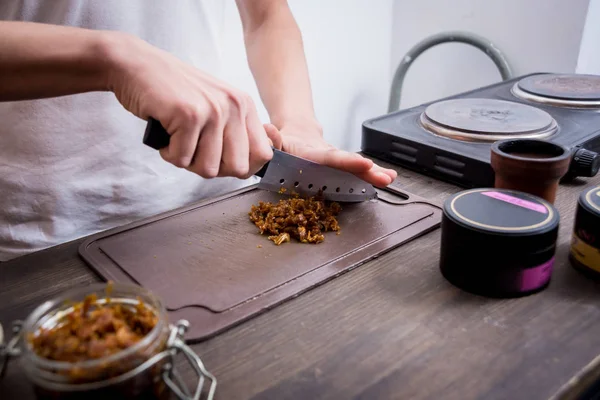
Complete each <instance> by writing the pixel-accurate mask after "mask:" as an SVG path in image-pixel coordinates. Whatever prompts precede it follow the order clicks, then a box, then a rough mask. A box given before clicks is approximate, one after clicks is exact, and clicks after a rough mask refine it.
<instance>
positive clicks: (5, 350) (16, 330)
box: [0, 321, 23, 380]
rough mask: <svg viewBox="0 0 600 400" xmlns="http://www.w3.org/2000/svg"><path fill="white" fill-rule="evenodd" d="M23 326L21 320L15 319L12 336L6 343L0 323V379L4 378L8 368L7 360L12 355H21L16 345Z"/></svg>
mask: <svg viewBox="0 0 600 400" xmlns="http://www.w3.org/2000/svg"><path fill="white" fill-rule="evenodd" d="M22 327H23V322H22V321H15V322H13V325H12V336H11V338H10V340H9V341H8V343H7V344H6V345H5V344H4V334H3V332H2V325H0V332H2V337H1V338H0V380H1V379H2V378H4V375H5V374H6V370H7V369H8V362H9V361H10V359H11V358H13V357H18V356H20V355H21V349H19V348H18V347H17V344H18V343H19V339H20V338H21V335H20V333H21V328H22Z"/></svg>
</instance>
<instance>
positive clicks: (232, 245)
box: [79, 186, 441, 341]
mask: <svg viewBox="0 0 600 400" xmlns="http://www.w3.org/2000/svg"><path fill="white" fill-rule="evenodd" d="M280 197H281V196H278V195H277V194H274V193H270V192H266V191H262V190H260V189H258V188H257V187H256V186H251V187H248V188H245V189H242V190H239V191H236V192H233V193H230V194H228V195H226V196H222V197H219V198H216V199H211V200H207V201H203V202H200V203H197V204H194V205H191V206H188V207H185V208H182V209H178V210H175V211H171V212H168V213H164V214H161V215H158V216H155V217H152V218H149V219H146V220H143V221H140V222H136V223H134V224H130V225H127V226H123V227H119V228H116V229H112V230H110V231H106V232H103V233H100V234H97V235H94V236H92V237H90V238H89V239H88V240H86V241H85V242H84V243H83V244H82V245H81V247H80V249H79V253H80V255H81V256H82V257H83V259H84V260H85V261H86V262H87V263H88V264H89V265H90V266H91V267H92V269H94V270H95V271H96V272H97V273H98V274H99V275H100V276H101V277H102V278H104V279H105V280H113V281H115V282H123V283H135V284H139V285H141V286H143V287H145V288H147V289H149V290H151V291H153V292H154V293H156V294H157V295H158V296H160V297H161V298H162V299H163V301H164V302H165V305H166V307H167V310H168V311H169V314H170V315H169V317H170V318H171V320H172V321H173V322H174V321H175V320H178V319H182V318H183V319H187V320H188V321H189V322H190V324H191V327H190V330H189V331H188V334H187V335H186V337H188V338H189V340H190V341H199V340H203V339H206V338H208V337H211V336H212V335H215V334H217V333H219V332H221V331H223V330H224V329H227V328H229V327H231V326H233V325H235V324H237V323H240V322H242V321H244V320H246V319H248V318H250V317H252V316H254V315H257V314H258V313H260V312H263V311H265V310H267V309H269V308H272V307H274V306H276V305H277V304H279V303H281V302H283V301H285V300H287V299H290V298H293V297H295V296H297V295H299V294H300V293H302V292H304V291H306V290H309V289H311V288H312V287H315V286H316V285H319V284H322V283H324V282H325V281H327V280H329V279H331V278H334V277H336V276H338V275H340V274H342V273H344V272H347V271H349V270H351V269H353V268H355V267H357V266H359V265H361V264H363V263H365V262H366V261H368V260H370V259H372V258H374V257H377V256H379V255H381V254H382V253H384V252H387V251H389V250H391V249H393V248H395V247H398V246H399V245H401V244H402V243H405V242H407V241H409V240H411V239H413V238H415V237H417V236H419V235H421V234H423V233H425V232H428V231H430V230H432V229H435V228H437V227H438V226H439V224H440V221H441V209H440V208H439V206H436V205H434V204H431V203H429V202H427V201H425V200H424V199H422V198H419V197H416V196H414V195H412V194H410V193H406V192H403V191H402V190H400V189H398V188H395V187H390V188H388V189H386V190H380V191H379V199H378V200H373V201H367V202H363V203H352V204H342V211H341V213H340V215H339V216H338V221H339V223H340V226H341V233H340V235H336V234H335V233H334V232H329V233H326V234H325V241H324V242H322V243H319V244H316V245H315V244H304V243H297V242H294V241H292V242H290V243H285V244H283V245H281V246H276V245H275V244H273V242H271V241H269V240H267V237H266V236H262V235H260V234H259V233H258V229H257V228H256V226H255V225H254V224H253V223H252V222H251V221H250V219H249V217H248V212H249V211H250V208H251V206H252V205H253V204H258V202H259V201H277V200H278V199H279V198H280Z"/></svg>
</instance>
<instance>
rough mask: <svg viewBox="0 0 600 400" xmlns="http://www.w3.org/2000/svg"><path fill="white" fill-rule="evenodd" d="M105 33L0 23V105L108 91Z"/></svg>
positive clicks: (109, 45)
mask: <svg viewBox="0 0 600 400" xmlns="http://www.w3.org/2000/svg"><path fill="white" fill-rule="evenodd" d="M109 36H110V35H107V34H106V33H105V32H101V31H92V30H87V29H81V28H72V27H64V26H56V25H48V24H38V23H29V22H6V21H1V22H0V101H10V100H26V99H36V98H47V97H56V96H64V95H69V94H76V93H82V92H90V91H104V90H107V89H108V87H107V79H108V76H107V74H108V70H109V68H108V65H107V64H108V62H109V60H110V57H109V53H110V51H111V50H110V47H111V41H110V38H109Z"/></svg>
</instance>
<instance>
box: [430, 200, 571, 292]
mask: <svg viewBox="0 0 600 400" xmlns="http://www.w3.org/2000/svg"><path fill="white" fill-rule="evenodd" d="M558 226H559V214H558V211H557V210H556V208H554V206H553V205H552V204H550V203H549V202H547V201H545V200H543V199H541V198H539V197H536V196H533V195H530V194H527V193H523V192H517V191H512V190H504V189H472V190H466V191H463V192H460V193H457V194H455V195H453V196H452V197H450V198H448V199H447V200H446V202H445V203H444V215H443V218H442V248H441V255H440V270H441V272H442V275H443V276H444V277H445V278H446V279H447V280H448V281H449V282H451V283H452V284H454V285H455V286H457V287H459V288H461V289H463V290H466V291H468V292H471V293H474V294H478V295H482V296H488V297H518V296H524V295H528V294H532V293H536V292H539V291H541V290H543V289H545V288H546V287H547V286H548V285H549V284H550V279H551V276H552V268H553V265H554V254H555V251H556V239H557V236H558Z"/></svg>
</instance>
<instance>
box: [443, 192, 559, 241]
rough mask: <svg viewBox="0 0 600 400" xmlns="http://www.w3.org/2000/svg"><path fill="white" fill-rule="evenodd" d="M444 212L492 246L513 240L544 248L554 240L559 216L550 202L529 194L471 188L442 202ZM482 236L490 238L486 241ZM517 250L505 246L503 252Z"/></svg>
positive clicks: (451, 219) (447, 216)
mask: <svg viewBox="0 0 600 400" xmlns="http://www.w3.org/2000/svg"><path fill="white" fill-rule="evenodd" d="M444 215H445V216H446V218H448V219H449V220H450V221H452V222H453V223H454V224H455V225H457V226H458V227H460V228H461V229H462V230H466V231H469V232H471V234H472V235H469V236H471V237H477V238H481V240H482V241H484V242H486V244H489V245H491V246H494V245H500V244H503V245H506V244H511V243H514V244H515V245H516V246H517V247H518V248H521V249H522V248H523V247H530V246H532V247H534V248H543V247H546V246H551V245H553V244H554V242H555V240H556V234H557V230H558V224H559V220H560V216H559V214H558V211H557V210H556V208H554V206H553V205H552V204H550V203H549V202H547V201H545V200H544V199H541V198H539V197H537V196H533V195H530V194H528V193H523V192H517V191H512V190H504V189H493V188H488V189H472V190H466V191H463V192H460V193H457V194H455V195H453V196H452V197H450V198H448V199H447V200H446V201H445V202H444ZM485 238H487V239H489V240H491V241H488V240H486V239H485ZM511 250H516V248H507V249H506V251H511Z"/></svg>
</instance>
